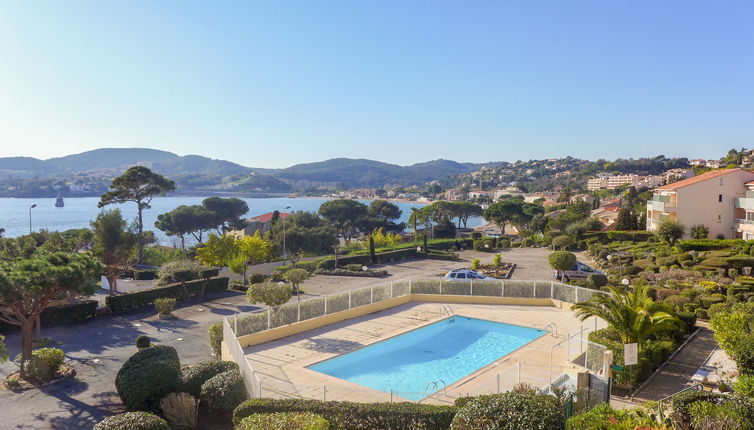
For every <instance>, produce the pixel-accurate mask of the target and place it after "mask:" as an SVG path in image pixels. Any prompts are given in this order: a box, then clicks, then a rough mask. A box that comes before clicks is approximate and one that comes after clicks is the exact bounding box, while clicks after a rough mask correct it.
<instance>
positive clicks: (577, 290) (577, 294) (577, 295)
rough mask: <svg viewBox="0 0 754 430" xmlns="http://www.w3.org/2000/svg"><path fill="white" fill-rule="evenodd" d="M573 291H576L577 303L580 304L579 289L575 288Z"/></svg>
mask: <svg viewBox="0 0 754 430" xmlns="http://www.w3.org/2000/svg"><path fill="white" fill-rule="evenodd" d="M573 289H574V290H576V303H578V302H579V289H578V288H577V287H576V286H573Z"/></svg>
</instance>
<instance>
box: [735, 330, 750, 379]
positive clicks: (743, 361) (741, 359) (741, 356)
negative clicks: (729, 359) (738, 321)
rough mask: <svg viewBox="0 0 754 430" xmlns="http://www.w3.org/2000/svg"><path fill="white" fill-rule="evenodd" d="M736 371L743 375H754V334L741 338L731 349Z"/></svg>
mask: <svg viewBox="0 0 754 430" xmlns="http://www.w3.org/2000/svg"><path fill="white" fill-rule="evenodd" d="M733 359H734V360H736V365H738V371H739V372H740V373H742V374H744V375H754V335H752V334H749V335H748V336H745V337H743V338H741V339H740V340H739V341H738V343H737V344H736V346H735V347H734V350H733Z"/></svg>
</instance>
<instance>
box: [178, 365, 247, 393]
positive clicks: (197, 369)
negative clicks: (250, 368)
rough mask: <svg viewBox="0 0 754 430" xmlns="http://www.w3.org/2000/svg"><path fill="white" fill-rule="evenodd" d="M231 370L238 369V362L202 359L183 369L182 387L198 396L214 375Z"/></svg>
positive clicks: (183, 389)
mask: <svg viewBox="0 0 754 430" xmlns="http://www.w3.org/2000/svg"><path fill="white" fill-rule="evenodd" d="M230 370H238V364H236V363H235V362H233V361H217V360H207V361H200V362H198V363H196V364H192V365H191V366H188V367H185V368H184V369H183V372H182V373H183V376H182V378H181V379H182V381H181V389H182V391H185V392H187V393H191V394H194V395H197V396H198V395H199V394H200V393H201V391H202V385H204V383H205V382H207V381H208V380H209V379H210V378H212V377H214V376H217V375H219V374H221V373H225V372H228V371H230Z"/></svg>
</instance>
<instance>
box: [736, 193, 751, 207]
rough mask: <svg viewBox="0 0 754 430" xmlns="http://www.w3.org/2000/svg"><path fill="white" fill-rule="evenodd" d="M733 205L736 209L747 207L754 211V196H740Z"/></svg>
mask: <svg viewBox="0 0 754 430" xmlns="http://www.w3.org/2000/svg"><path fill="white" fill-rule="evenodd" d="M747 194H748V192H747ZM733 205H734V206H735V208H736V209H746V210H751V211H754V198H742V197H738V198H736V199H735V200H734V202H733Z"/></svg>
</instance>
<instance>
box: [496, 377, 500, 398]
mask: <svg viewBox="0 0 754 430" xmlns="http://www.w3.org/2000/svg"><path fill="white" fill-rule="evenodd" d="M497 393H498V394H500V374H499V373H498V374H497Z"/></svg>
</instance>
